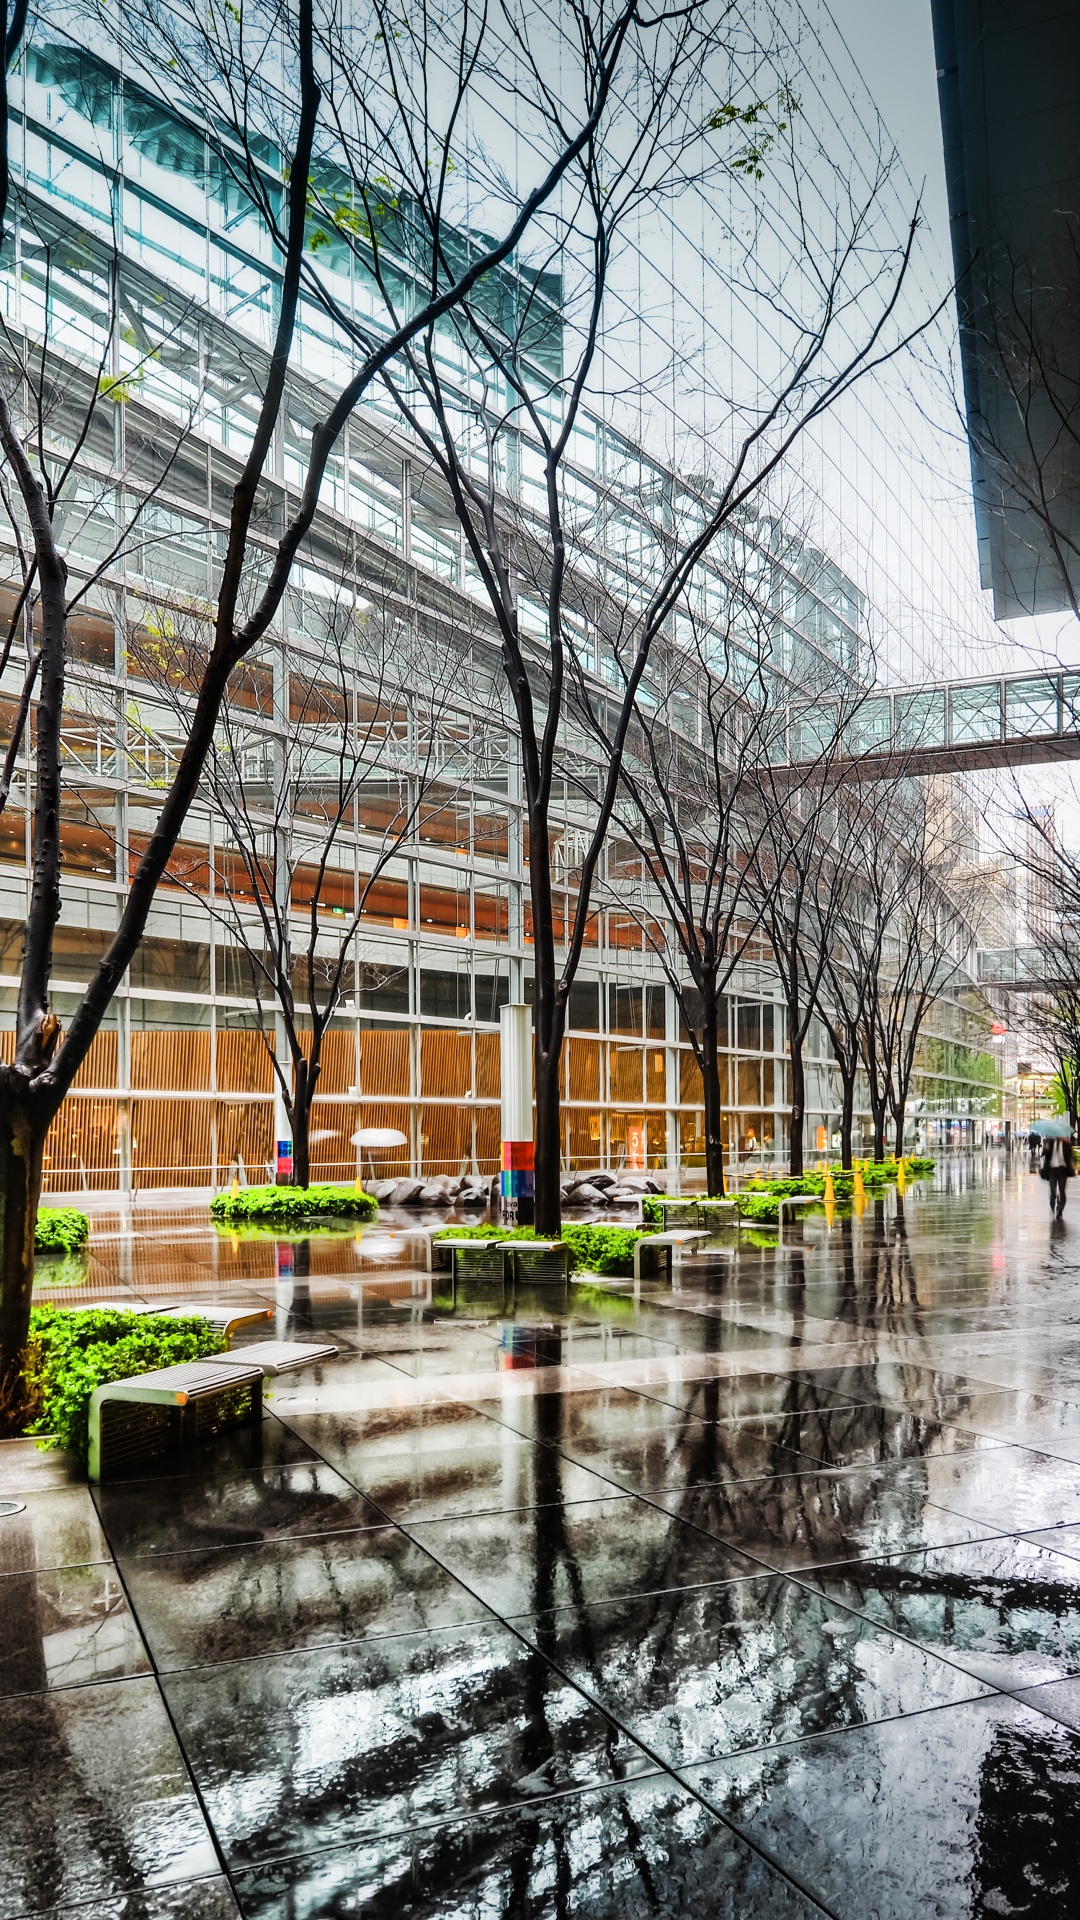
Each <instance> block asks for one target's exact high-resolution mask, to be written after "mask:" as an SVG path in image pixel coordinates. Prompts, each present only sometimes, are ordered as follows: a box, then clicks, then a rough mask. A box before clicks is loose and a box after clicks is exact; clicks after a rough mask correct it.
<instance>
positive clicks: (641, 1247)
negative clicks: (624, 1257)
mask: <svg viewBox="0 0 1080 1920" xmlns="http://www.w3.org/2000/svg"><path fill="white" fill-rule="evenodd" d="M709 1237H710V1236H709V1232H708V1229H707V1228H706V1227H672V1228H671V1229H670V1231H669V1232H667V1233H644V1234H642V1236H641V1238H640V1240H635V1242H634V1281H635V1284H638V1283H640V1281H641V1280H642V1279H643V1278H647V1277H648V1276H647V1275H643V1273H642V1265H643V1255H646V1256H647V1255H648V1254H649V1253H650V1252H652V1251H659V1252H661V1253H663V1254H664V1256H665V1269H666V1272H667V1275H668V1277H669V1278H672V1279H673V1278H674V1266H673V1256H674V1253H675V1249H676V1248H678V1250H679V1252H680V1253H681V1252H682V1249H683V1248H684V1247H688V1248H689V1250H690V1252H691V1253H693V1252H694V1250H695V1249H696V1248H697V1247H699V1246H700V1244H701V1242H702V1241H703V1240H708V1239H709Z"/></svg>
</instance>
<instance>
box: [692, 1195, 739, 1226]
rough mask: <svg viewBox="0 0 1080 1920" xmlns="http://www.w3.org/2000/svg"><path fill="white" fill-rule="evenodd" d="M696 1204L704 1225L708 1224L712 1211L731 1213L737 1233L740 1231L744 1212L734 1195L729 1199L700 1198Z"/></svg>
mask: <svg viewBox="0 0 1080 1920" xmlns="http://www.w3.org/2000/svg"><path fill="white" fill-rule="evenodd" d="M696 1205H697V1210H698V1218H699V1219H700V1221H701V1223H702V1225H703V1226H707V1225H708V1223H709V1215H710V1213H727V1214H730V1215H731V1219H732V1221H733V1223H734V1226H735V1231H736V1233H739V1232H740V1230H741V1228H742V1214H741V1213H740V1212H739V1203H738V1201H737V1200H736V1199H735V1198H734V1196H732V1197H731V1198H730V1199H727V1200H698V1201H697V1202H696Z"/></svg>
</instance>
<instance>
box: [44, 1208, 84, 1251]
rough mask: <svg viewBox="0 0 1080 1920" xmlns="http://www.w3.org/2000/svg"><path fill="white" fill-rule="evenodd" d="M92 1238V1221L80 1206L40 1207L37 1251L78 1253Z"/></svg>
mask: <svg viewBox="0 0 1080 1920" xmlns="http://www.w3.org/2000/svg"><path fill="white" fill-rule="evenodd" d="M89 1238H90V1222H89V1220H88V1218H87V1216H86V1214H85V1213H80V1212H79V1209H78V1207H39V1208H38V1217H37V1222H36V1224H35V1227H34V1252H35V1253H78V1251H79V1249H80V1248H81V1247H85V1245H86V1243H87V1241H88V1240H89Z"/></svg>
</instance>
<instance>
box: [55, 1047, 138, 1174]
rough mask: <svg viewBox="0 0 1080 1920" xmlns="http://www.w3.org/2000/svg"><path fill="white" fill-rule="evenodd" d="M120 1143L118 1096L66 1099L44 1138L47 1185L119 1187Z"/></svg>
mask: <svg viewBox="0 0 1080 1920" xmlns="http://www.w3.org/2000/svg"><path fill="white" fill-rule="evenodd" d="M114 1037H115V1036H114ZM117 1145H118V1136H117V1126H116V1102H115V1100H110V1099H108V1098H106V1099H104V1100H93V1099H87V1098H84V1099H74V1100H65V1101H64V1104H63V1106H62V1107H61V1109H60V1111H59V1113H58V1114H57V1116H56V1119H55V1120H54V1121H53V1123H52V1126H51V1127H50V1128H49V1137H48V1139H47V1140H46V1142H45V1185H46V1187H51V1188H52V1189H53V1190H54V1191H56V1192H64V1193H70V1192H72V1191H74V1190H76V1189H78V1188H80V1187H84V1186H87V1187H97V1188H104V1189H106V1190H109V1189H112V1188H114V1187H118V1186H119V1184H120V1169H119V1165H118V1156H117V1151H116V1149H117Z"/></svg>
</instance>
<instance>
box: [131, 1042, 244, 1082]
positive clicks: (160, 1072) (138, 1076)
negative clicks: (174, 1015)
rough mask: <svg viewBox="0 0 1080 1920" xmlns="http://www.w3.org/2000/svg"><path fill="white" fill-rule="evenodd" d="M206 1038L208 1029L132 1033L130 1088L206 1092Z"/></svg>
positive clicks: (208, 1043)
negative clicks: (204, 1030)
mask: <svg viewBox="0 0 1080 1920" xmlns="http://www.w3.org/2000/svg"><path fill="white" fill-rule="evenodd" d="M227 1037H228V1038H230V1039H231V1037H232V1036H231V1035H229V1036H227ZM210 1039H211V1036H210V1032H209V1029H207V1031H206V1032H201V1031H200V1032H194V1031H192V1030H191V1029H190V1028H188V1029H186V1030H185V1029H180V1030H178V1031H177V1032H175V1033H172V1032H169V1031H167V1030H166V1031H153V1032H149V1033H133V1034H132V1036H131V1085H132V1088H133V1089H138V1090H140V1091H141V1090H142V1089H143V1088H145V1089H146V1090H147V1091H153V1092H155V1093H165V1092H176V1093H209V1091H210Z"/></svg>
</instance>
